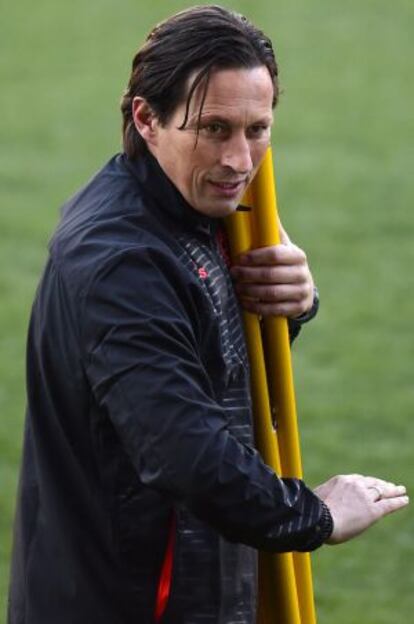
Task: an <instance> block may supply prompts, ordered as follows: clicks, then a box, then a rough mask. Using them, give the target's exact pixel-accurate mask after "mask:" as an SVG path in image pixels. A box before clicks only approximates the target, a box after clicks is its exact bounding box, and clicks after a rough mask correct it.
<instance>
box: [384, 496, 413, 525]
mask: <svg viewBox="0 0 414 624" xmlns="http://www.w3.org/2000/svg"><path fill="white" fill-rule="evenodd" d="M409 502H410V499H409V497H408V496H405V495H401V496H393V497H388V498H382V499H381V500H379V501H377V503H376V510H377V514H378V519H379V518H383V517H384V516H388V515H389V514H392V513H394V512H395V511H398V510H399V509H403V508H404V507H406V506H407V505H408V504H409Z"/></svg>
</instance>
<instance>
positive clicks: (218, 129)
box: [201, 121, 228, 137]
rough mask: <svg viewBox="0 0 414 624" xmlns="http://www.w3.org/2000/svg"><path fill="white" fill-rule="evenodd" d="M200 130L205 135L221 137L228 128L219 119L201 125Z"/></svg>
mask: <svg viewBox="0 0 414 624" xmlns="http://www.w3.org/2000/svg"><path fill="white" fill-rule="evenodd" d="M201 130H202V131H203V133H204V134H205V135H207V136H211V137H223V136H225V135H226V133H227V131H228V128H227V126H226V125H225V124H223V123H220V122H219V121H213V122H211V123H208V124H205V125H203V126H202V127H201Z"/></svg>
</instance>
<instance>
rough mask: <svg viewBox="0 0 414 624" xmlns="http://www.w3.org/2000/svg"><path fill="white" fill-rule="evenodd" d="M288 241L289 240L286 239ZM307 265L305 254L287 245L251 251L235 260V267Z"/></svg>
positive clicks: (291, 245) (294, 246)
mask: <svg viewBox="0 0 414 624" xmlns="http://www.w3.org/2000/svg"><path fill="white" fill-rule="evenodd" d="M287 240H288V241H289V239H287ZM306 263H307V259H306V254H305V252H304V251H302V249H300V248H299V247H297V246H296V245H293V244H292V243H290V241H289V244H281V245H272V246H271V247H260V248H258V249H252V250H251V251H249V252H248V253H246V254H242V255H241V256H239V257H238V258H237V260H236V263H235V264H236V266H245V267H248V266H252V267H254V266H257V267H258V266H265V265H269V266H274V265H291V264H305V265H306Z"/></svg>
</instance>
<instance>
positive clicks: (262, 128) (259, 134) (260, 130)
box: [248, 124, 270, 139]
mask: <svg viewBox="0 0 414 624" xmlns="http://www.w3.org/2000/svg"><path fill="white" fill-rule="evenodd" d="M269 132H270V126H267V125H265V124H254V125H253V126H250V128H249V130H248V135H249V137H251V138H253V139H261V138H265V137H266V138H267V137H268V135H269Z"/></svg>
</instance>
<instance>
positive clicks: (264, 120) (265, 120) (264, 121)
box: [188, 113, 273, 126]
mask: <svg viewBox="0 0 414 624" xmlns="http://www.w3.org/2000/svg"><path fill="white" fill-rule="evenodd" d="M213 122H214V123H220V124H223V125H226V126H232V125H234V124H233V123H232V121H231V120H230V119H228V118H226V117H222V116H221V115H219V114H217V115H216V114H214V113H205V114H202V115H201V117H200V118H198V115H192V116H191V117H190V118H189V119H188V125H193V124H194V123H196V124H198V123H199V124H200V126H201V125H203V124H205V123H213ZM272 123H273V116H272V117H270V116H264V117H259V118H258V119H256V120H255V121H253V122H252V123H250V124H249V126H257V125H266V126H271V125H272Z"/></svg>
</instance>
